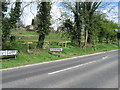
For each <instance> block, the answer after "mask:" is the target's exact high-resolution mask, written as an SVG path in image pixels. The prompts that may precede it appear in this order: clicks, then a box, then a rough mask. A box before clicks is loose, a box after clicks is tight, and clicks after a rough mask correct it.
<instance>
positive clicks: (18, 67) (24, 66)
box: [0, 49, 118, 72]
mask: <svg viewBox="0 0 120 90" xmlns="http://www.w3.org/2000/svg"><path fill="white" fill-rule="evenodd" d="M114 51H118V49H117V50H111V51H105V52H98V53H93V54H87V55H83V56H77V57H71V58H66V59H59V60H54V61H48V62H42V63H37V64H30V65H23V66H17V67H12V68H7V69H0V72H2V71H8V70H13V69H20V68H26V67H31V66H36V65H41V64H47V63H52V62H60V61H65V60H71V59H75V58H82V57H87V56H93V55H98V54H102V53H106V52H114Z"/></svg>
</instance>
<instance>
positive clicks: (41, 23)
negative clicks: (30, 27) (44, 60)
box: [37, 2, 51, 48]
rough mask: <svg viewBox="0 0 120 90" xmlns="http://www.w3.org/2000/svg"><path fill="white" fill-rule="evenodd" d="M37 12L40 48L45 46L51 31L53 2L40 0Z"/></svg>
mask: <svg viewBox="0 0 120 90" xmlns="http://www.w3.org/2000/svg"><path fill="white" fill-rule="evenodd" d="M37 8H38V12H37V30H38V33H39V39H38V45H37V47H38V48H43V44H44V39H45V36H46V35H48V34H49V32H50V25H51V22H50V19H51V15H50V11H51V3H50V2H39V4H38V7H37Z"/></svg>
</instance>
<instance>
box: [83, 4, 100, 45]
mask: <svg viewBox="0 0 120 90" xmlns="http://www.w3.org/2000/svg"><path fill="white" fill-rule="evenodd" d="M100 4H101V2H84V3H83V10H84V11H83V14H82V15H83V17H84V24H85V46H86V44H87V43H89V44H93V45H94V43H95V42H94V41H95V40H94V39H95V22H96V21H95V18H94V13H95V11H96V10H97V8H98V7H99V5H100Z"/></svg>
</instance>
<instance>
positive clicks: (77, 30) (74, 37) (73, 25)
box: [64, 2, 82, 47]
mask: <svg viewBox="0 0 120 90" xmlns="http://www.w3.org/2000/svg"><path fill="white" fill-rule="evenodd" d="M64 4H65V5H67V6H66V7H67V8H69V9H70V10H71V11H72V13H73V14H74V21H73V22H72V21H71V20H70V19H66V20H65V22H64V26H65V28H66V29H65V30H66V31H67V33H68V34H69V37H70V38H71V41H72V42H74V43H76V44H77V45H78V46H79V47H80V46H81V31H82V15H81V13H82V3H81V2H75V7H74V8H73V7H72V6H71V5H70V4H69V3H64Z"/></svg>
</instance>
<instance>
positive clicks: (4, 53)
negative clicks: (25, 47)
mask: <svg viewBox="0 0 120 90" xmlns="http://www.w3.org/2000/svg"><path fill="white" fill-rule="evenodd" d="M17 54H18V51H17V50H1V51H0V58H1V59H8V58H13V57H14V58H15V59H16V56H17Z"/></svg>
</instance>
